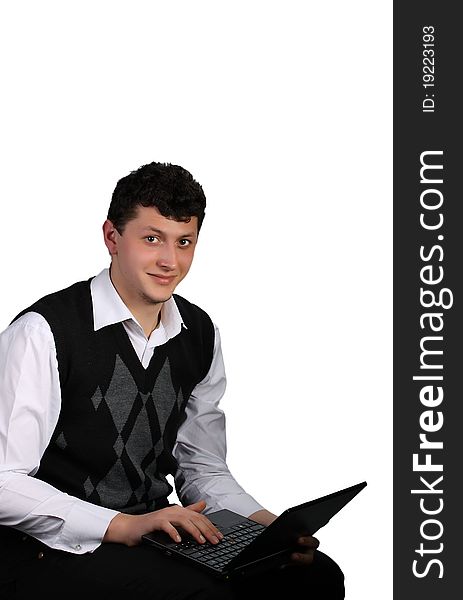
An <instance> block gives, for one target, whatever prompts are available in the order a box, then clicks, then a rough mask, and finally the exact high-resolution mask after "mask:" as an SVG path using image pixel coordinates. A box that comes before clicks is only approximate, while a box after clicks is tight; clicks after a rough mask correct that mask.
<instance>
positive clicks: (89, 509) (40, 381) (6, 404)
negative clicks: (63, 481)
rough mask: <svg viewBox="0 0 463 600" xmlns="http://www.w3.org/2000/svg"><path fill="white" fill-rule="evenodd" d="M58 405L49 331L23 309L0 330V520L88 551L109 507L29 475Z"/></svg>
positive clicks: (68, 547)
mask: <svg viewBox="0 0 463 600" xmlns="http://www.w3.org/2000/svg"><path fill="white" fill-rule="evenodd" d="M60 408H61V392H60V385H59V374H58V364H57V359H56V350H55V344H54V339H53V334H52V332H51V330H50V327H49V325H48V323H47V322H46V321H45V319H44V318H43V317H42V316H41V315H38V314H37V313H27V314H25V315H24V316H22V317H21V318H20V319H18V320H17V321H15V322H14V323H13V324H12V325H10V326H9V327H8V328H7V329H5V331H3V332H2V333H1V334H0V525H5V526H8V527H14V528H16V529H19V530H20V531H22V532H24V533H27V534H29V535H31V536H33V537H35V538H37V539H39V540H40V541H42V542H44V543H45V544H47V545H48V546H50V547H52V548H56V549H59V550H66V551H68V552H74V553H84V552H91V551H93V550H94V549H95V548H97V547H98V546H99V545H100V544H101V541H102V539H103V536H104V535H105V532H106V530H107V528H108V525H109V523H110V522H111V520H112V519H113V518H114V517H115V516H116V515H117V514H118V513H117V512H116V511H113V510H110V509H106V508H102V507H99V506H95V505H93V504H90V503H88V502H85V501H83V500H80V499H78V498H75V497H72V496H69V495H68V494H65V493H63V492H60V491H59V490H57V489H56V488H54V487H52V486H51V485H49V484H48V483H45V482H44V481H41V480H39V479H36V478H35V477H33V475H34V474H35V473H36V472H37V470H38V468H39V465H40V460H41V457H42V455H43V453H44V452H45V449H46V447H47V446H48V443H49V441H50V438H51V435H52V433H53V430H54V428H55V426H56V423H57V420H58V416H59V412H60Z"/></svg>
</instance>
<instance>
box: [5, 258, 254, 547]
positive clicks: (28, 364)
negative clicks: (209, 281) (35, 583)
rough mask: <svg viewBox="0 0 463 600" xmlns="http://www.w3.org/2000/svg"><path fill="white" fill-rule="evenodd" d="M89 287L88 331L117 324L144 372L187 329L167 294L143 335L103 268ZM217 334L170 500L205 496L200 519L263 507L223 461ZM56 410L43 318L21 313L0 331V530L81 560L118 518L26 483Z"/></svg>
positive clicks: (190, 406) (177, 452)
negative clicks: (153, 323)
mask: <svg viewBox="0 0 463 600" xmlns="http://www.w3.org/2000/svg"><path fill="white" fill-rule="evenodd" d="M90 289H91V294H92V302H93V316H94V329H95V331H96V330H98V329H100V328H102V327H105V326H107V325H111V324H114V323H120V322H122V324H123V326H124V328H125V330H126V331H127V334H128V336H129V339H130V341H131V343H132V345H133V347H134V349H135V352H136V354H137V356H138V358H139V360H140V362H141V363H142V365H143V366H144V367H145V368H146V367H147V366H148V364H149V362H150V359H151V356H152V354H153V352H155V351H156V347H157V346H160V345H162V344H165V343H166V342H167V341H168V340H169V339H171V338H173V337H175V336H176V335H178V334H179V333H180V331H181V329H182V327H184V326H185V325H184V324H183V323H182V319H181V315H180V312H179V310H178V308H177V305H176V303H175V300H174V299H173V298H171V299H170V300H168V301H167V302H165V303H164V305H163V307H162V311H161V321H160V324H159V326H158V327H157V328H156V329H155V330H154V331H153V332H152V334H151V335H150V337H149V338H147V337H146V335H145V334H144V332H143V329H142V327H141V326H140V324H139V323H138V322H137V320H136V319H135V317H134V316H133V315H132V313H131V312H130V311H129V309H128V308H127V306H126V305H125V304H124V302H123V301H122V299H121V298H120V296H119V294H118V293H117V291H116V289H115V288H114V286H113V285H112V283H111V279H110V276H109V269H103V271H101V273H100V274H99V275H97V276H96V277H95V278H93V279H92V281H91V286H90ZM214 329H215V342H214V354H213V359H212V364H211V367H210V370H209V373H208V374H207V375H206V377H205V378H204V379H203V381H201V382H200V383H199V384H198V385H197V386H196V387H195V388H194V390H193V392H192V394H191V398H190V401H189V402H188V403H187V406H186V420H185V422H184V423H183V424H182V425H181V427H180V429H179V431H178V436H177V442H176V444H175V446H174V450H173V452H174V456H175V458H176V459H177V461H178V471H177V473H176V475H175V481H176V483H177V486H176V487H177V494H178V497H179V499H180V501H181V502H182V504H185V505H186V504H191V503H193V502H197V501H198V500H200V499H204V500H205V501H206V503H207V509H206V511H205V512H206V514H207V512H210V511H213V510H219V509H221V508H228V509H229V510H233V511H235V512H237V513H240V514H242V515H244V516H249V515H250V514H252V513H253V512H255V511H257V510H260V509H262V508H263V507H262V506H261V505H260V504H259V503H258V502H256V500H255V499H254V498H253V497H252V496H250V495H249V494H247V493H246V492H245V491H244V490H243V488H242V487H241V486H240V485H239V484H238V483H237V482H236V480H235V479H234V478H233V476H232V475H231V473H230V471H229V469H228V467H227V464H226V435H225V416H224V413H223V411H222V410H221V409H220V408H219V402H220V399H221V398H222V396H223V394H224V391H225V386H226V379H225V370H224V364H223V359H222V352H221V347H220V334H219V330H218V328H217V327H216V326H215V325H214ZM193 400H194V401H193ZM60 408H61V389H60V383H59V374H58V362H57V358H56V348H55V342H54V338H53V334H52V332H51V330H50V327H49V325H48V323H47V321H46V320H45V319H44V318H43V317H42V316H41V315H39V314H38V313H34V312H28V313H26V314H25V315H23V316H22V317H20V318H19V319H17V320H16V321H15V322H14V323H12V324H11V325H10V326H9V327H7V328H6V329H5V330H4V331H3V332H2V333H1V334H0V525H7V526H10V527H15V528H17V529H19V530H21V531H23V532H25V533H27V534H29V535H31V536H33V537H35V538H37V539H39V540H40V541H42V542H44V543H45V544H47V545H48V546H51V547H52V548H56V549H59V550H66V551H68V552H74V553H78V554H81V553H84V552H91V551H93V550H94V549H95V548H97V547H98V546H99V545H100V544H101V540H102V538H103V536H104V534H105V532H106V529H107V527H108V525H109V522H110V521H111V519H112V518H113V517H114V516H115V515H116V514H117V512H116V511H114V510H111V509H108V508H104V507H100V506H97V505H95V504H91V503H89V502H86V501H84V500H80V499H78V498H75V497H73V496H69V495H68V494H65V493H63V492H60V491H59V490H57V489H56V488H54V487H53V486H51V485H49V484H48V483H45V482H44V481H41V480H40V479H36V478H34V477H31V475H34V474H35V473H36V472H37V470H38V468H39V465H40V460H41V457H42V455H43V453H44V452H45V449H46V448H47V446H48V443H49V441H50V439H51V436H52V433H53V431H54V429H55V426H56V423H57V420H58V416H59V413H60ZM180 482H183V484H182V485H180Z"/></svg>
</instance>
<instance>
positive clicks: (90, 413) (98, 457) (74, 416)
mask: <svg viewBox="0 0 463 600" xmlns="http://www.w3.org/2000/svg"><path fill="white" fill-rule="evenodd" d="M90 281H91V279H89V280H87V281H81V282H78V283H76V284H74V285H72V286H70V287H68V288H66V289H64V290H61V291H59V292H55V293H53V294H50V295H48V296H45V297H44V298H42V299H41V300H38V301H37V302H36V303H35V304H33V305H32V306H30V307H29V308H27V309H26V310H24V311H22V312H21V313H20V314H19V315H17V316H16V317H15V319H14V320H16V319H18V318H19V317H20V316H21V315H23V314H24V313H26V312H29V311H34V312H37V313H40V314H41V315H42V316H43V317H44V318H45V319H46V320H47V321H48V323H49V325H50V327H51V330H52V333H53V336H54V339H55V344H56V352H57V357H58V367H59V377H60V385H61V398H62V406H61V412H60V416H59V420H58V423H57V425H56V428H55V430H54V432H53V435H52V438H51V441H50V444H49V446H48V448H47V449H46V451H45V453H44V456H43V458H42V461H41V463H40V468H39V470H38V472H37V474H36V475H35V476H36V477H38V478H39V479H42V480H44V481H47V482H48V483H50V484H51V485H53V486H55V487H56V488H58V489H60V490H61V491H63V492H66V493H68V494H71V495H73V496H76V497H78V498H81V499H83V500H86V501H88V502H92V503H93V504H98V505H100V506H105V507H107V508H113V509H115V510H119V511H122V512H127V513H133V514H139V513H143V512H147V511H151V510H155V509H156V508H162V507H163V506H166V505H167V504H168V501H167V497H168V496H169V494H170V493H171V492H172V487H171V486H170V484H169V483H168V481H167V479H166V475H167V474H174V473H175V471H176V467H177V463H176V461H175V459H174V457H173V455H172V449H173V446H174V444H175V440H176V437H177V431H178V428H179V426H180V425H181V424H182V422H183V421H184V419H185V406H186V403H187V402H188V400H189V398H190V394H191V392H192V390H193V388H194V387H195V386H196V385H197V384H198V383H199V382H200V381H201V380H202V379H204V377H205V376H206V375H207V373H208V371H209V368H210V365H211V361H212V355H213V347H214V327H213V324H212V322H211V320H210V318H209V317H208V315H207V314H206V313H205V312H204V311H203V310H202V309H200V308H199V307H197V306H195V305H194V304H191V303H190V302H188V301H187V300H185V299H184V298H182V297H181V296H178V295H175V296H174V297H175V301H176V303H177V306H178V308H179V310H180V314H181V316H182V319H183V322H184V323H185V325H186V329H185V328H184V327H182V330H181V332H180V333H179V334H178V335H177V336H175V337H174V338H172V339H170V340H169V341H168V342H167V343H165V344H163V345H161V346H158V347H156V348H155V350H154V354H153V356H152V358H151V361H150V363H149V366H148V367H147V368H146V369H144V368H143V366H142V364H141V362H140V361H139V359H138V357H137V355H136V353H135V350H134V348H133V346H132V344H131V342H130V340H129V338H128V336H127V333H126V331H125V329H124V327H123V325H122V323H117V324H114V325H109V326H107V327H103V328H102V329H100V330H98V331H94V330H93V312H92V299H91V293H90ZM191 401H193V399H192V400H191Z"/></svg>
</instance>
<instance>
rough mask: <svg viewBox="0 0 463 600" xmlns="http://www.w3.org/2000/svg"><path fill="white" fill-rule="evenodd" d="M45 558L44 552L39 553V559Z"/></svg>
mask: <svg viewBox="0 0 463 600" xmlns="http://www.w3.org/2000/svg"><path fill="white" fill-rule="evenodd" d="M44 556H45V555H44V553H43V552H39V553H38V554H37V558H43V557H44Z"/></svg>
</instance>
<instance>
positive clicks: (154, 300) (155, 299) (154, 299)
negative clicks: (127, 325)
mask: <svg viewBox="0 0 463 600" xmlns="http://www.w3.org/2000/svg"><path fill="white" fill-rule="evenodd" d="M171 298H172V292H166V293H165V294H163V295H162V296H161V294H159V296H148V294H142V299H143V301H144V302H146V304H151V305H152V306H155V305H156V304H163V303H164V302H167V300H170V299H171Z"/></svg>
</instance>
